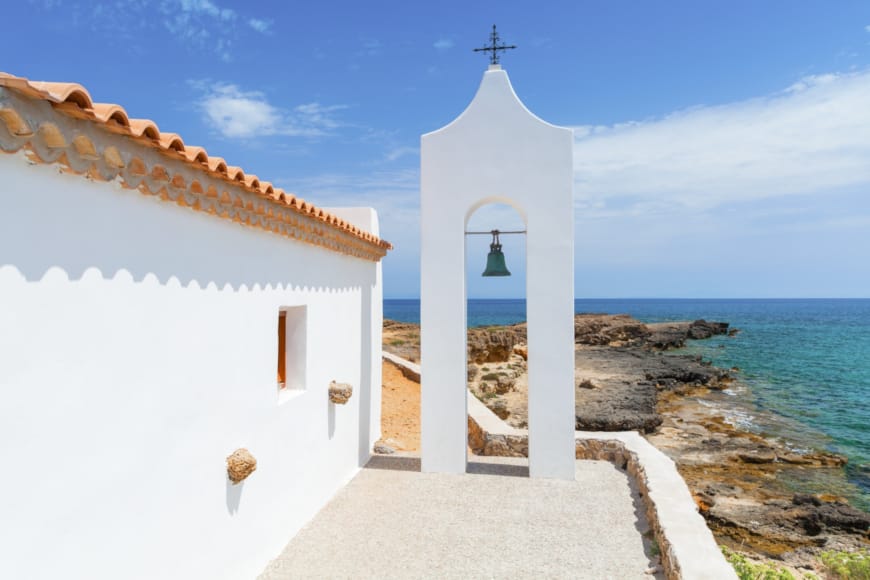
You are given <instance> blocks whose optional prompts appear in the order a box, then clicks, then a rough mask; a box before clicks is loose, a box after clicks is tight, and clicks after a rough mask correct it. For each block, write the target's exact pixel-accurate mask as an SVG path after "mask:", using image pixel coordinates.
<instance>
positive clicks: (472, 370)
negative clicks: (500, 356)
mask: <svg viewBox="0 0 870 580" xmlns="http://www.w3.org/2000/svg"><path fill="white" fill-rule="evenodd" d="M479 371H480V369H479V368H478V366H477V365H476V364H473V363H469V364H468V366H467V367H466V372H467V373H468V377H467V379H468V380H469V381H473V380H474V377H476V376H477V373H478V372H479Z"/></svg>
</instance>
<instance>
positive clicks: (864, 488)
mask: <svg viewBox="0 0 870 580" xmlns="http://www.w3.org/2000/svg"><path fill="white" fill-rule="evenodd" d="M574 310H575V312H576V313H578V314H579V313H607V314H630V315H631V316H633V317H635V318H637V319H638V320H641V321H643V322H667V321H675V320H698V319H701V318H703V319H706V320H711V321H723V322H728V323H730V324H731V326H732V327H734V328H737V329H739V332H738V333H737V334H736V335H734V336H718V337H713V338H711V339H707V340H699V341H690V342H689V345H688V346H687V347H686V348H685V349H681V350H680V352H685V353H691V354H699V355H701V356H702V357H704V358H705V359H707V360H710V361H712V362H713V364H715V365H717V366H719V367H723V368H736V369H738V370H737V371H736V374H737V377H738V379H739V381H738V383H739V386H738V387H736V388H734V389H729V391H728V393H727V395H729V396H731V397H733V399H734V405H732V419H733V421H734V422H735V423H739V424H740V425H741V426H742V427H744V428H747V429H750V430H753V431H756V432H759V433H761V434H764V435H766V436H769V437H774V438H778V439H780V440H782V441H783V442H785V443H787V444H788V445H790V446H793V447H795V448H796V449H815V450H826V451H833V452H836V453H839V454H842V455H845V456H846V457H847V458H848V460H849V463H848V464H847V466H846V474H847V478H848V482H849V485H848V486H847V488H846V489H841V490H837V491H838V492H840V494H841V495H845V496H846V497H848V499H849V500H850V501H851V502H852V503H853V504H854V505H856V506H858V507H861V508H862V509H864V510H868V511H870V299H577V300H575V304H574ZM467 313H468V325H469V327H477V326H490V325H503V324H515V323H518V322H524V321H525V318H526V304H525V300H520V299H493V300H481V299H477V300H475V299H471V300H469V301H468V308H467ZM384 317H385V318H390V319H393V320H399V321H402V322H415V323H419V322H420V301H419V300H399V299H387V300H384ZM819 491H824V490H819Z"/></svg>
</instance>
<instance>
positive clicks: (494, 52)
mask: <svg viewBox="0 0 870 580" xmlns="http://www.w3.org/2000/svg"><path fill="white" fill-rule="evenodd" d="M499 40H500V39H499V37H498V32H496V30H495V24H493V25H492V34H490V35H489V41H490V42H491V43H492V44H491V45H487V46H484V47H481V48H475V49H474V52H489V53H491V54H490V55H489V63H490V64H498V52H499V51H505V50H508V49H510V48H516V46H514V45H513V44H510V45H507V44H501V45H500V44H499Z"/></svg>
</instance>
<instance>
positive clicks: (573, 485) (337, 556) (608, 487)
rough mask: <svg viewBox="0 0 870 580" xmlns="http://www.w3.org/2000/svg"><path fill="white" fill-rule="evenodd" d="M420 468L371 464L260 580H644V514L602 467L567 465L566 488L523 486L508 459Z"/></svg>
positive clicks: (614, 474)
mask: <svg viewBox="0 0 870 580" xmlns="http://www.w3.org/2000/svg"><path fill="white" fill-rule="evenodd" d="M419 470H420V460H419V458H416V457H400V456H375V457H373V458H372V460H371V461H370V463H369V464H368V465H367V466H366V468H365V469H363V470H362V471H361V472H360V473H359V474H358V475H357V476H356V478H354V479H353V480H352V481H351V482H350V483H349V484H348V485H347V486H346V487H345V488H344V489H343V490H341V491H340V492H339V493H338V494H337V495H336V496H335V498H333V500H332V501H331V502H330V503H329V504H328V505H327V506H326V507H325V508H324V509H323V510H321V512H320V513H319V514H318V515H317V516H316V517H315V519H314V520H313V521H312V522H310V523H309V524H308V525H307V526H306V527H305V528H303V529H302V531H300V532H299V534H297V535H296V537H294V538H293V539H292V540H291V541H290V543H289V544H288V545H287V547H286V548H285V550H284V552H283V553H282V554H281V555H280V556H278V558H277V559H275V560H274V561H273V562H272V563H271V564H270V565H269V567H268V568H267V570H266V571H264V572H263V574H262V575H261V576H260V580H279V579H289V578H594V579H604V578H619V579H624V578H651V577H654V576H652V575H650V574H649V573H648V570H649V569H650V568H652V567H654V566H655V565H656V561H655V560H653V559H651V558H650V557H649V556H647V554H648V553H649V552H650V546H649V543H648V541H647V540H645V538H644V537H643V535H642V532H645V531H646V530H647V529H648V527H649V526H648V524H647V521H646V517H645V516H644V514H643V505H642V503H641V500H640V498H639V496H638V494H637V491H636V490H634V489H633V488H632V486H631V485H630V483H629V479H628V477H627V476H626V475H625V474H624V473H623V472H621V471H619V470H618V469H617V468H616V467H614V466H613V465H612V464H611V463H608V462H604V461H577V464H576V481H559V480H548V479H529V477H528V463H527V460H525V459H522V458H519V459H518V458H508V457H477V456H475V457H474V459H473V463H470V464H469V469H468V471H469V473H467V474H465V475H447V474H432V473H420V472H419ZM655 577H661V575H660V574H656V576H655Z"/></svg>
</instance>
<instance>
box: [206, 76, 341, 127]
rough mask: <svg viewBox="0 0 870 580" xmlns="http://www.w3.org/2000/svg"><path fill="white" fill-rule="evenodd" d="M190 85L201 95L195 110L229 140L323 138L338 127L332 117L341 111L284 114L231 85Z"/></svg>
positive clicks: (314, 107)
mask: <svg viewBox="0 0 870 580" xmlns="http://www.w3.org/2000/svg"><path fill="white" fill-rule="evenodd" d="M191 85H193V86H194V87H195V88H197V89H199V90H201V91H203V92H204V95H203V97H202V99H201V101H200V103H199V106H200V108H201V109H202V111H203V113H204V114H205V116H206V118H207V120H208V121H209V123H210V124H211V126H212V127H214V128H215V129H217V131H218V132H220V133H221V134H222V135H223V136H224V137H229V138H243V139H244V138H249V137H256V136H268V135H285V136H291V137H322V136H326V135H329V133H330V131H332V130H334V129H336V128H338V127H340V126H341V123H339V122H338V121H337V120H335V119H334V118H333V117H332V113H333V112H335V111H338V110H340V109H343V108H345V107H344V106H343V105H332V106H324V105H321V104H319V103H308V104H304V105H299V106H297V107H295V108H294V109H292V110H285V109H281V108H279V107H276V106H274V105H272V104H271V103H269V101H268V100H267V99H266V95H264V94H263V93H261V92H257V91H243V90H242V89H240V88H239V87H238V86H237V85H234V84H224V83H217V84H213V85H207V84H206V83H203V82H201V81H199V82H191Z"/></svg>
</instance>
